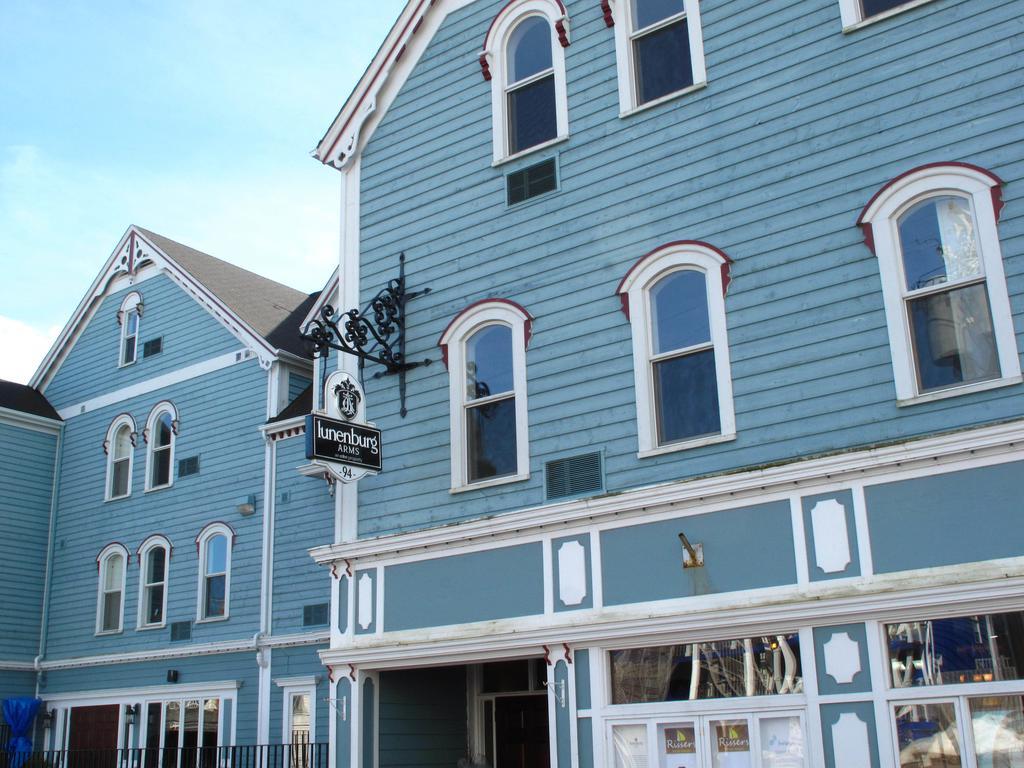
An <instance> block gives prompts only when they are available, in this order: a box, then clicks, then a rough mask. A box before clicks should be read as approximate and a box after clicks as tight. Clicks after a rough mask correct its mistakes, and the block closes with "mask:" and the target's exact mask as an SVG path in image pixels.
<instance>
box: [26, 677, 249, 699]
mask: <svg viewBox="0 0 1024 768" xmlns="http://www.w3.org/2000/svg"><path fill="white" fill-rule="evenodd" d="M241 687H242V682H241V681H239V680H215V681H213V682H209V683H168V684H166V685H147V686H143V687H141V688H107V689H105V690H99V691H74V692H71V693H52V694H47V695H46V701H47V702H49V703H51V704H55V703H59V704H65V703H72V702H75V701H80V700H83V699H88V700H92V699H117V700H131V699H134V698H147V697H150V696H152V697H159V696H166V695H167V694H173V695H174V696H175V697H177V696H179V695H180V696H188V695H191V694H200V693H207V692H213V691H218V692H219V691H237V690H238V689H239V688H241Z"/></svg>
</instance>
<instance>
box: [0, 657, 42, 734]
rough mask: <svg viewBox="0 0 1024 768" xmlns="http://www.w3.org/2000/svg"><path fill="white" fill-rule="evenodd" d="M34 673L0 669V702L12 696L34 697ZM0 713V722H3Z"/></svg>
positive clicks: (0, 713)
mask: <svg viewBox="0 0 1024 768" xmlns="http://www.w3.org/2000/svg"><path fill="white" fill-rule="evenodd" d="M35 695H36V673H35V672H21V671H15V670H10V669H0V701H3V700H4V699H9V698H11V697H13V696H35ZM3 719H4V718H3V713H2V712H0V722H3Z"/></svg>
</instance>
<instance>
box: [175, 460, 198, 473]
mask: <svg viewBox="0 0 1024 768" xmlns="http://www.w3.org/2000/svg"><path fill="white" fill-rule="evenodd" d="M198 474H199V457H198V456H189V457H188V458H186V459H182V460H181V461H179V462H178V477H188V476H189V475H198Z"/></svg>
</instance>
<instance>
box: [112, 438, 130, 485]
mask: <svg viewBox="0 0 1024 768" xmlns="http://www.w3.org/2000/svg"><path fill="white" fill-rule="evenodd" d="M131 458H132V428H131V427H129V426H128V425H127V424H125V425H124V426H121V427H118V429H117V432H115V433H114V445H113V448H112V451H111V457H110V463H111V467H110V497H111V498H117V497H118V496H127V495H128V485H129V483H130V482H131V475H130V470H131Z"/></svg>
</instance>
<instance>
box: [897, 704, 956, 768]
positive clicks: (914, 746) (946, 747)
mask: <svg viewBox="0 0 1024 768" xmlns="http://www.w3.org/2000/svg"><path fill="white" fill-rule="evenodd" d="M895 716H896V738H897V741H898V749H899V759H900V768H959V766H960V765H961V762H960V736H959V733H958V730H957V723H956V709H955V706H954V704H953V702H939V703H928V704H897V705H896V707H895Z"/></svg>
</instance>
